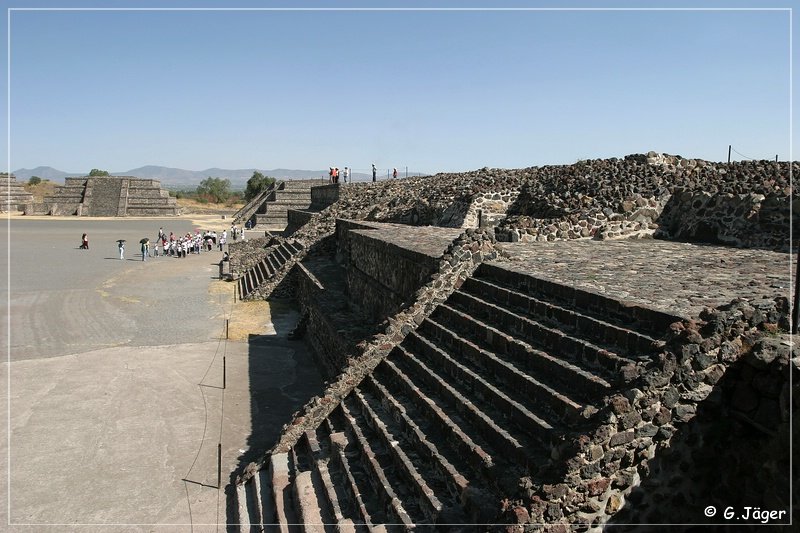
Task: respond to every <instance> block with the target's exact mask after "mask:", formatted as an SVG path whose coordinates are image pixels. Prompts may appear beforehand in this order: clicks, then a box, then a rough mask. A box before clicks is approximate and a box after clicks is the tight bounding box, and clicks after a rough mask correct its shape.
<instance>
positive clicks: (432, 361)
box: [404, 331, 556, 449]
mask: <svg viewBox="0 0 800 533" xmlns="http://www.w3.org/2000/svg"><path fill="white" fill-rule="evenodd" d="M406 341H408V345H409V346H410V347H412V349H413V353H414V354H419V355H421V356H422V357H424V358H425V359H426V361H427V363H428V364H429V367H431V368H435V369H436V372H437V373H438V374H439V375H440V376H442V378H443V379H444V375H445V374H446V376H448V377H449V378H450V379H448V382H449V383H450V384H451V385H452V386H453V388H455V389H458V390H459V392H460V393H461V394H462V395H463V396H464V397H466V398H472V399H474V401H475V404H476V406H478V407H479V409H481V411H482V412H484V413H486V414H487V415H489V416H490V417H491V418H492V419H493V420H494V421H495V423H497V424H498V425H502V427H503V428H505V429H506V430H507V431H508V433H509V434H512V435H513V436H514V438H516V439H517V440H518V441H519V442H521V443H523V444H524V445H526V447H528V445H529V438H530V437H532V438H533V439H535V440H536V441H538V442H539V443H540V444H541V445H542V446H543V447H546V448H548V449H549V447H550V445H551V442H550V441H551V440H552V439H553V438H554V437H555V434H556V431H555V430H554V427H553V425H552V424H551V423H550V422H548V421H546V420H543V419H542V418H541V417H540V416H538V414H536V413H533V412H531V410H530V409H528V408H527V407H526V406H524V405H522V404H521V403H519V402H518V401H516V400H514V399H512V398H510V397H509V396H508V395H507V394H506V393H505V392H503V391H502V390H500V389H499V388H497V387H496V386H495V385H494V384H492V383H490V382H488V381H487V380H486V379H484V376H481V375H479V374H478V373H476V372H474V371H472V370H471V369H470V368H468V367H467V366H465V365H463V364H461V363H460V362H459V361H456V360H455V359H454V358H453V357H451V355H450V354H449V353H447V352H446V351H445V350H443V349H441V348H440V347H439V346H437V345H436V344H435V343H433V342H431V341H430V339H428V338H426V337H424V336H423V335H421V334H420V333H419V332H417V331H412V332H411V333H409V334H408V336H407V337H406ZM404 344H405V343H404ZM501 386H502V384H501Z"/></svg>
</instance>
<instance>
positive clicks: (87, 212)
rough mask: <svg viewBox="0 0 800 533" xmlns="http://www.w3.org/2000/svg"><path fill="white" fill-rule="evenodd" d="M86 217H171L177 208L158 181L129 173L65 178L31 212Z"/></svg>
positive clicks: (178, 212) (177, 210) (176, 213)
mask: <svg viewBox="0 0 800 533" xmlns="http://www.w3.org/2000/svg"><path fill="white" fill-rule="evenodd" d="M40 212H41V213H47V214H50V215H78V216H89V217H125V216H134V217H135V216H174V215H179V214H180V210H179V208H178V205H177V203H176V200H175V198H172V197H171V196H170V195H169V192H167V191H165V190H163V189H162V188H161V182H159V181H158V180H151V179H140V178H136V177H133V176H120V177H117V176H114V177H89V176H84V177H82V178H65V179H64V185H61V186H58V187H56V190H55V193H54V194H53V195H52V196H46V197H45V199H44V204H40V205H37V206H36V207H35V209H34V213H35V214H39V213H40Z"/></svg>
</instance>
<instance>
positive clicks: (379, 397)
mask: <svg viewBox="0 0 800 533" xmlns="http://www.w3.org/2000/svg"><path fill="white" fill-rule="evenodd" d="M677 319H678V317H673V316H670V315H667V314H664V313H661V312H658V311H653V310H648V309H644V308H640V307H635V306H628V305H626V304H624V303H622V302H618V301H615V300H613V299H610V298H608V297H605V296H601V295H595V294H592V293H588V292H585V291H581V290H577V289H574V288H572V287H568V286H564V285H560V284H558V283H553V282H550V281H547V280H543V279H539V278H534V277H531V276H529V275H526V274H522V273H517V272H513V271H511V270H506V269H503V268H500V267H498V266H495V265H489V264H483V265H481V266H480V268H479V269H478V270H477V271H476V273H475V275H474V276H473V277H471V278H469V279H468V280H467V281H466V282H465V283H464V284H463V285H462V286H461V287H460V288H459V289H458V290H457V291H456V292H454V293H453V294H452V295H451V297H450V298H449V299H448V300H447V301H446V302H445V303H443V304H441V305H439V306H438V307H437V308H436V309H435V310H434V311H433V312H432V313H431V315H430V316H429V317H428V318H426V319H425V320H424V321H423V322H422V323H421V324H420V326H419V327H418V328H417V329H416V330H415V331H412V332H411V333H409V334H408V335H407V336H406V337H405V339H404V340H403V341H402V342H401V343H400V344H399V345H397V346H396V347H395V348H394V349H393V351H392V352H391V353H390V354H389V356H388V357H387V358H386V359H385V360H384V361H382V362H381V363H380V364H379V365H378V366H377V368H376V369H375V371H374V372H373V373H372V374H371V375H370V376H368V377H367V378H365V379H364V380H363V381H362V382H361V383H360V384H359V385H358V386H357V387H356V388H355V389H353V391H352V392H351V393H350V394H349V395H348V396H346V397H345V398H344V400H343V401H342V402H341V403H340V404H339V405H338V406H337V407H336V409H335V410H334V411H333V412H332V414H331V415H330V416H328V417H327V418H326V419H325V420H324V421H323V422H322V423H321V424H320V425H319V426H318V427H316V429H314V430H310V431H307V432H306V433H305V434H304V436H303V437H302V438H301V439H300V440H299V441H298V442H297V443H296V444H295V445H294V446H293V447H292V448H291V449H289V450H288V451H285V452H283V451H282V450H278V451H277V452H276V453H273V454H272V455H270V456H269V457H268V459H267V461H266V462H265V463H264V464H262V465H261V468H260V470H257V471H256V472H255V474H254V475H253V476H252V477H250V478H249V479H247V480H246V481H244V482H243V483H242V484H240V485H238V486H237V487H236V492H235V494H233V496H232V499H233V501H232V502H231V503H232V509H231V511H232V513H231V514H232V515H233V516H234V517H236V515H238V517H236V518H235V520H233V522H235V523H232V524H231V525H230V529H231V530H234V531H242V532H249V531H263V530H274V531H304V530H313V531H405V530H411V529H423V530H439V529H443V528H444V524H484V523H491V522H492V521H494V520H496V519H497V513H498V511H499V508H500V501H501V500H502V499H503V498H504V497H514V496H515V495H517V493H518V483H519V479H520V478H521V477H523V476H530V477H531V478H532V479H533V481H534V482H535V483H558V482H560V481H562V480H561V479H560V478H559V475H560V472H561V470H559V468H558V466H559V465H562V464H563V463H564V462H565V461H566V459H568V458H569V457H571V455H570V454H574V451H573V450H572V449H571V448H570V444H569V443H570V442H571V437H573V436H575V435H577V434H578V432H581V433H585V432H586V431H591V430H592V429H594V428H595V427H596V426H597V425H599V424H600V422H599V421H597V420H595V419H593V418H592V416H591V414H592V413H593V412H595V410H596V408H598V407H599V406H600V405H601V403H602V399H603V397H604V396H607V395H609V394H611V393H613V392H614V391H618V390H620V389H624V388H625V387H626V383H628V382H629V381H630V380H631V379H633V378H634V376H632V375H631V374H630V373H629V372H621V371H620V370H621V369H623V368H631V367H630V365H631V363H633V362H635V361H638V360H652V359H653V358H654V357H655V354H656V353H657V350H658V348H660V347H661V345H662V342H661V341H659V340H657V339H658V338H659V337H661V335H662V334H663V333H664V332H665V331H666V328H667V326H668V325H669V324H670V323H671V322H674V321H675V320H677ZM559 454H562V455H561V456H559ZM554 459H555V460H554ZM322 524H325V525H324V526H323V525H322ZM472 529H474V528H471V527H466V526H463V527H457V528H454V530H472Z"/></svg>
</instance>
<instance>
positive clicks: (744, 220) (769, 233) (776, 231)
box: [656, 190, 800, 251]
mask: <svg viewBox="0 0 800 533" xmlns="http://www.w3.org/2000/svg"><path fill="white" fill-rule="evenodd" d="M789 200H790V198H789V196H786V195H782V194H780V195H779V194H775V193H773V194H770V195H769V196H764V195H763V194H755V193H750V194H741V195H733V194H725V193H717V194H711V193H708V192H705V191H688V190H684V191H676V192H675V194H673V195H672V197H671V199H670V201H669V202H668V203H667V205H666V207H665V208H664V211H663V213H662V214H661V217H660V218H659V221H658V222H659V227H658V231H657V232H656V237H658V238H663V239H674V240H688V241H697V242H706V243H722V244H728V245H733V246H740V247H746V248H768V249H772V250H779V251H789V247H790V234H789V222H790V219H791V218H792V212H791V211H793V217H794V220H793V222H794V228H795V232H797V231H798V230H797V228H798V227H800V200H798V199H797V198H795V199H793V204H794V209H793V210H791V206H790V201H789ZM796 238H797V233H796V234H795V239H796Z"/></svg>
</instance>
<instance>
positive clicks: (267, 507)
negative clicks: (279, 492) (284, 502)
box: [237, 467, 277, 532]
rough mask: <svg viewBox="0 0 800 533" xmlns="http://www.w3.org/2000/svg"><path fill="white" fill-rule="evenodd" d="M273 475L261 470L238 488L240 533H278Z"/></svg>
mask: <svg viewBox="0 0 800 533" xmlns="http://www.w3.org/2000/svg"><path fill="white" fill-rule="evenodd" d="M271 477H272V476H271V473H270V471H269V467H268V468H267V470H264V469H261V470H259V471H257V472H256V473H255V475H254V476H253V477H251V478H250V479H249V480H247V481H246V482H245V483H244V484H242V485H239V486H238V487H237V497H238V500H239V501H238V509H239V531H242V532H250V531H277V529H276V527H275V520H276V519H275V514H274V502H273V497H272V484H271Z"/></svg>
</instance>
